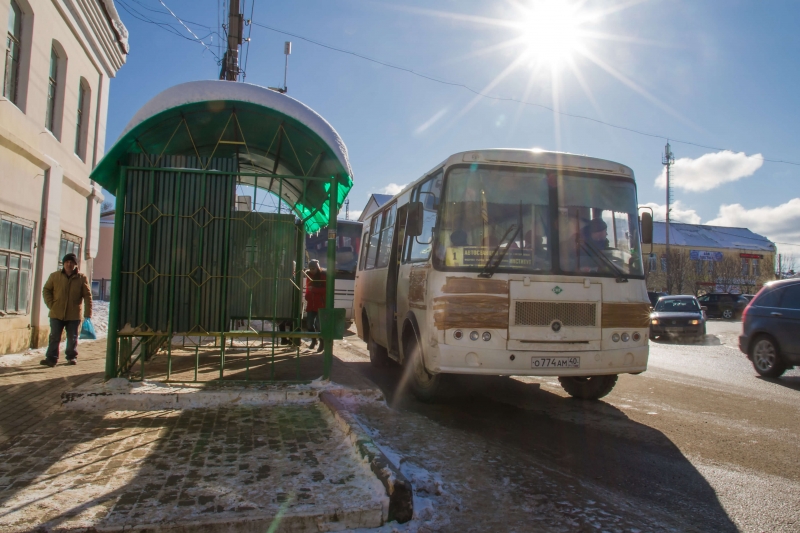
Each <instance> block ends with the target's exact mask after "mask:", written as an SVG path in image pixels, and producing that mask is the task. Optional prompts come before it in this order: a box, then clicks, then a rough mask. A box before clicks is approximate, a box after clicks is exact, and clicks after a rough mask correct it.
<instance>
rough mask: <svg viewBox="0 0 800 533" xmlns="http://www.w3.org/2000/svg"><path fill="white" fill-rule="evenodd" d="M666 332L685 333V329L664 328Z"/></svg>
mask: <svg viewBox="0 0 800 533" xmlns="http://www.w3.org/2000/svg"><path fill="white" fill-rule="evenodd" d="M664 329H665V330H666V331H683V328H664Z"/></svg>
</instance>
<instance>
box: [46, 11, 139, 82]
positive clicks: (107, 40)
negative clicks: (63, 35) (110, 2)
mask: <svg viewBox="0 0 800 533" xmlns="http://www.w3.org/2000/svg"><path fill="white" fill-rule="evenodd" d="M52 1H53V5H54V6H55V7H56V9H58V11H59V12H60V13H61V16H62V18H63V19H64V22H66V24H67V26H68V27H69V28H70V30H71V31H72V33H73V34H74V35H75V37H76V39H77V40H78V42H79V43H80V44H81V46H82V47H83V49H84V50H85V51H86V55H87V56H88V57H89V58H90V60H91V61H92V63H94V65H95V68H97V70H98V72H103V73H104V74H105V75H106V76H108V77H110V78H113V77H115V76H116V73H117V71H118V70H119V69H120V68H122V65H124V64H125V61H126V59H127V55H126V50H127V41H126V44H125V47H123V46H122V44H121V43H120V41H119V39H118V34H117V33H116V32H117V31H118V30H117V29H115V27H114V26H113V25H112V21H111V19H110V18H109V17H108V14H107V11H106V9H105V6H104V5H103V4H102V3H101V2H102V0H52ZM120 24H121V22H120ZM122 27H123V28H124V26H122ZM125 31H126V35H127V30H125Z"/></svg>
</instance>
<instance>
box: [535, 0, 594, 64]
mask: <svg viewBox="0 0 800 533" xmlns="http://www.w3.org/2000/svg"><path fill="white" fill-rule="evenodd" d="M579 17H580V16H579V14H578V12H577V9H576V8H575V7H574V6H573V5H571V4H569V3H567V2H565V1H564V0H541V1H538V2H534V3H533V4H532V5H531V7H530V8H529V9H527V10H526V14H525V16H524V18H523V20H522V22H521V23H520V29H521V30H522V34H523V35H522V38H523V41H524V43H525V46H526V55H528V56H530V57H531V58H533V59H536V60H538V61H540V62H543V63H549V64H550V65H552V66H557V65H560V64H562V63H564V61H566V60H568V59H570V57H571V56H572V52H574V51H575V50H576V49H577V48H578V47H580V45H581V31H580V27H579V26H580V24H581V20H580V18H579Z"/></svg>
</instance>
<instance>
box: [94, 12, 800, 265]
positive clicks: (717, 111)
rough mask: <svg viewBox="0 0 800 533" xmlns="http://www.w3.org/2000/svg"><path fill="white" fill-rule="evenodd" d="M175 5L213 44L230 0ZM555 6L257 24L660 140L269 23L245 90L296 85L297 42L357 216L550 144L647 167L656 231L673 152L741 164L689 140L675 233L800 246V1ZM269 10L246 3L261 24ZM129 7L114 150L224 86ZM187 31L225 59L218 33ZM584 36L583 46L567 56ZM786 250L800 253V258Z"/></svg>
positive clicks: (258, 32)
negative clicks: (212, 82)
mask: <svg viewBox="0 0 800 533" xmlns="http://www.w3.org/2000/svg"><path fill="white" fill-rule="evenodd" d="M163 1H164V3H166V5H168V6H169V8H170V9H172V11H174V12H175V14H176V15H178V16H179V17H181V18H182V19H186V20H187V21H192V22H194V23H199V24H200V25H205V26H208V27H210V28H212V29H215V28H217V27H218V26H217V25H218V20H219V18H220V17H221V15H222V8H221V4H223V3H224V2H223V1H222V0H220V2H217V1H214V0H163ZM548 1H549V0H542V1H524V0H516V1H514V2H511V1H507V0H498V1H494V2H490V1H486V0H483V1H478V0H443V1H439V2H431V1H422V0H416V1H414V0H408V1H404V2H385V1H364V0H338V1H331V0H327V1H325V0H295V1H292V2H266V1H264V0H255V5H254V16H253V20H254V22H256V23H258V24H262V25H267V26H270V27H272V28H275V29H279V30H282V31H285V32H290V33H294V34H297V35H300V36H304V37H308V38H310V39H313V40H316V41H319V42H321V43H325V44H328V45H331V46H334V47H337V48H341V49H345V50H349V51H353V52H356V53H359V54H362V55H366V56H369V57H371V58H375V59H378V60H380V61H383V62H386V63H391V64H394V65H398V66H401V67H405V68H409V69H412V70H414V71H415V72H418V73H421V74H424V75H428V76H433V77H436V78H439V79H442V80H447V81H451V82H456V83H461V84H465V85H468V86H469V87H472V88H474V89H476V90H483V91H484V92H486V93H487V94H490V95H493V96H497V97H508V98H514V99H517V100H525V101H527V102H531V103H535V104H542V105H543V106H546V107H550V108H553V107H558V109H560V110H561V111H563V112H565V113H570V114H575V115H584V116H587V117H591V118H595V119H599V120H604V121H607V122H609V123H613V124H618V125H621V126H625V127H627V128H632V129H636V130H640V131H643V132H648V133H652V134H655V135H657V137H648V136H643V135H638V134H635V133H632V132H628V131H624V130H620V129H615V128H611V127H609V126H605V125H602V124H598V123H597V122H593V121H589V120H583V119H578V118H570V117H565V116H558V115H554V113H553V112H552V111H550V110H548V109H545V108H542V107H537V106H534V105H521V104H518V103H513V102H501V101H495V100H491V99H486V98H476V97H475V95H474V94H472V93H470V92H468V91H467V90H465V89H462V88H458V87H454V86H448V85H444V84H440V83H435V82H433V81H429V80H426V79H423V78H420V77H416V76H413V75H411V74H409V73H406V72H402V71H399V70H395V69H391V68H388V67H385V66H380V65H377V64H375V63H371V62H369V61H365V60H363V59H359V58H357V57H354V56H352V55H348V54H344V53H340V52H335V51H332V50H329V49H326V48H323V47H320V46H317V45H314V44H311V43H309V42H306V41H303V40H301V39H299V38H297V37H291V36H287V35H283V34H281V33H278V32H275V31H270V30H267V29H264V28H262V27H259V26H255V25H254V26H252V34H251V41H250V50H249V56H248V60H247V78H246V81H247V82H250V83H255V84H259V85H271V86H279V85H281V84H282V82H283V64H284V56H283V42H284V41H286V40H291V41H292V43H293V50H292V55H291V57H290V65H289V80H288V86H289V94H290V95H291V96H292V97H294V98H297V99H299V100H300V101H302V102H304V103H305V104H307V105H309V106H310V107H312V108H313V109H314V110H316V111H317V112H318V113H320V114H321V115H322V116H323V117H325V118H326V119H327V120H328V121H329V122H330V123H331V124H332V125H333V126H334V128H336V130H337V131H338V132H339V134H340V135H341V136H342V138H343V139H344V141H345V143H346V144H347V147H348V150H349V153H350V157H351V164H352V166H353V170H354V174H355V177H354V178H355V187H354V188H353V190H352V192H351V194H350V199H351V203H350V207H351V210H352V211H358V210H360V209H362V208H363V206H364V205H365V204H366V202H367V200H368V196H369V194H370V193H373V192H387V191H389V192H391V191H392V190H393V189H394V188H396V186H397V185H402V184H405V183H408V182H410V181H413V180H414V179H416V178H418V177H419V176H420V175H421V174H423V173H424V172H426V171H427V170H430V169H431V168H432V167H433V166H434V165H436V164H437V163H439V162H440V161H441V160H442V159H444V158H445V157H447V156H448V155H450V154H452V153H454V152H459V151H464V150H470V149H477V148H494V147H512V148H533V147H538V148H543V149H551V150H563V151H567V152H573V153H579V154H587V155H591V156H595V157H601V158H605V159H611V160H614V161H618V162H621V163H624V164H626V165H628V166H630V167H631V168H633V170H634V172H635V174H636V177H637V182H638V187H639V200H640V203H642V204H651V205H653V206H654V207H656V210H657V213H658V206H662V207H661V213H660V216H659V215H658V214H657V217H656V218H657V219H658V218H663V204H664V203H665V200H664V197H665V191H664V189H663V188H662V187H660V186H659V184H658V178H659V175H660V174H661V172H662V171H663V166H662V164H661V156H662V154H663V150H664V144H665V140H664V137H669V138H670V139H677V140H685V141H690V142H693V143H697V144H701V145H706V146H709V147H715V148H723V149H727V150H730V152H725V151H721V150H719V149H715V148H703V147H698V146H692V145H688V144H683V143H680V142H675V141H673V142H672V149H673V152H674V154H675V158H676V160H677V164H676V166H675V182H674V183H675V191H674V197H675V199H676V200H677V201H678V203H677V204H676V205H675V210H674V212H673V218H677V219H678V220H685V221H688V222H702V223H709V222H711V223H715V224H719V225H729V226H745V227H750V228H751V229H752V230H754V231H756V232H758V233H762V234H765V235H767V236H768V237H770V238H771V239H773V240H775V241H779V242H786V243H799V244H800V165H789V164H781V163H773V162H767V161H764V160H763V159H762V158H766V159H778V160H787V161H792V162H795V163H800V153H798V150H797V139H800V98H798V97H797V87H798V85H800V68H798V67H797V57H800V34H798V32H797V28H796V22H797V20H798V19H800V4H799V3H797V2H794V1H791V0H786V1H779V0H774V1H772V2H769V3H768V6H769V9H765V8H764V6H765V5H766V4H765V3H762V2H746V1H737V0H725V1H723V0H718V1H710V0H709V1H702V0H691V1H690V0H685V1H684V0H660V1H659V0H650V1H636V0H633V1H631V0H613V1H612V0H609V1H601V0H595V1H592V0H587V1H584V2H579V1H577V2H568V3H567V4H568V6H571V7H568V8H567V9H566V10H564V9H563V7H559V6H558V5H556V6H555V7H554V6H553V5H551V4H550V3H548ZM252 2H253V0H245V1H244V4H245V10H246V15H245V16H246V18H249V17H250V9H251V7H252ZM562 3H563V2H562ZM116 4H117V9H118V11H119V12H120V15H121V17H122V19H123V21H124V22H125V24H126V26H127V27H128V30H129V32H130V44H131V52H130V55H129V56H128V61H127V64H126V65H125V66H124V67H123V68H122V69H121V70H120V72H119V73H118V76H117V78H116V79H114V80H112V85H111V97H110V102H109V115H108V135H107V141H106V146H107V148H110V147H111V145H112V144H113V142H114V141H115V140H116V139H117V137H118V136H119V134H120V132H121V131H122V129H123V128H124V127H125V125H126V124H127V122H128V120H129V119H130V118H131V117H132V116H133V114H134V113H135V112H136V111H137V110H138V109H139V107H141V106H142V105H143V104H144V103H145V102H147V101H148V100H149V99H150V98H151V97H153V96H154V95H155V94H157V93H158V92H160V91H161V90H163V89H166V88H167V87H170V86H172V85H175V84H177V83H181V82H184V81H189V80H197V79H216V78H217V77H218V74H219V66H218V65H217V61H216V59H215V58H214V56H213V55H212V54H211V53H210V52H209V51H208V50H206V49H205V48H204V47H203V45H201V44H199V43H197V42H194V41H191V40H186V39H182V38H179V37H178V36H176V35H173V34H170V33H169V32H168V31H165V30H164V29H162V28H161V27H159V26H156V25H154V24H152V23H148V22H143V21H141V20H137V19H136V18H134V16H133V15H132V14H131V13H130V12H129V11H127V10H126V7H127V8H128V9H131V10H136V11H138V12H139V14H144V15H147V16H148V17H150V18H152V19H153V20H157V21H159V22H162V23H171V24H172V25H173V27H174V28H175V30H176V31H177V32H178V33H181V34H182V35H184V36H186V37H189V38H191V35H189V33H188V32H187V31H186V30H185V29H183V28H182V27H181V26H180V25H179V24H178V23H177V21H176V20H175V19H174V18H172V17H171V16H170V15H168V14H164V13H163V12H164V11H165V10H164V7H163V6H162V4H161V2H160V0H116ZM218 6H219V9H218ZM148 8H149V9H150V10H148ZM537 9H538V10H540V11H536V10H537ZM152 10H156V11H161V12H162V13H156V12H154V11H152ZM537 13H538V15H537ZM553 13H556V14H557V15H559V16H557V17H555V18H552V17H553ZM134 14H135V13H134ZM136 16H137V17H138V16H140V15H136ZM543 20H544V21H547V22H546V24H545V25H544V26H542V25H541V24H540V22H541V21H543ZM187 24H188V22H187ZM188 25H189V26H190V27H191V28H192V29H193V31H194V32H195V33H196V34H197V35H198V36H199V37H201V38H203V40H204V41H205V42H206V44H208V45H209V47H210V48H211V49H212V50H213V51H214V52H215V53H216V52H217V45H218V44H220V39H219V36H218V35H209V32H210V31H212V30H210V29H208V28H205V27H202V26H200V25H192V24H188ZM554 28H556V29H557V30H558V31H554ZM249 31H250V28H247V29H246V30H245V32H246V34H247V32H249ZM567 33H568V34H570V35H573V36H574V39H572V40H569V42H562V41H564V39H563V37H562V36H563V35H565V34H567ZM545 48H546V49H548V52H547V53H544V52H543V51H542V50H543V49H545ZM245 50H247V49H246V48H245ZM554 56H557V57H559V59H556V60H552V58H553V57H554ZM779 248H780V251H782V252H794V253H795V254H797V255H798V256H800V246H795V247H791V246H787V245H780V246H779Z"/></svg>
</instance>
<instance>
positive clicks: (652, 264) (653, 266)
mask: <svg viewBox="0 0 800 533" xmlns="http://www.w3.org/2000/svg"><path fill="white" fill-rule="evenodd" d="M648 259H649V261H648V262H649V265H648V270H649V271H650V272H656V271H657V270H658V263H657V262H656V254H650V256H649V257H648Z"/></svg>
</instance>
